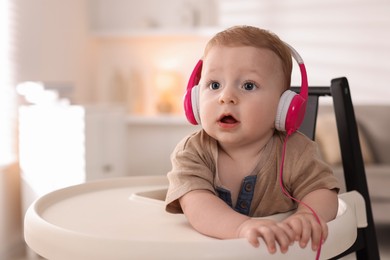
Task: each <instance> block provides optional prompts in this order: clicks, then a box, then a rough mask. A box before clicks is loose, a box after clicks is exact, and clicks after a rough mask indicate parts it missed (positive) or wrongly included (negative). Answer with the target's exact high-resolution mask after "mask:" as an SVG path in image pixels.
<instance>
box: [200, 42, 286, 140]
mask: <svg viewBox="0 0 390 260" xmlns="http://www.w3.org/2000/svg"><path fill="white" fill-rule="evenodd" d="M283 79H284V77H283V72H282V67H281V60H280V59H279V57H278V56H277V55H276V54H275V53H273V52H272V51H270V50H268V49H259V48H255V47H248V46H243V47H227V46H215V47H213V48H211V49H210V50H209V52H208V53H207V55H206V57H205V58H204V60H203V69H202V78H201V82H200V100H199V103H200V108H199V112H200V118H201V122H202V127H203V128H204V129H205V131H206V132H207V133H208V134H209V135H210V136H212V137H214V138H215V139H217V140H218V141H219V142H221V143H224V144H226V145H245V144H247V143H249V144H251V143H253V142H256V141H259V140H266V139H268V138H269V137H270V136H271V135H272V134H273V131H274V125H275V116H276V110H277V106H278V103H279V98H280V96H281V94H282V92H283V90H284V89H283Z"/></svg>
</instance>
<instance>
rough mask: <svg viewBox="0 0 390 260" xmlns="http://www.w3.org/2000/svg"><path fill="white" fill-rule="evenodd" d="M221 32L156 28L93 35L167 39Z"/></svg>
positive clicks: (205, 28)
mask: <svg viewBox="0 0 390 260" xmlns="http://www.w3.org/2000/svg"><path fill="white" fill-rule="evenodd" d="M218 31H221V28H219V27H192V28H156V29H134V30H132V29H129V30H92V31H91V35H92V36H94V37H96V38H134V37H137V38H138V37H166V36H183V37H192V36H204V37H211V36H213V35H214V34H216V33H217V32H218Z"/></svg>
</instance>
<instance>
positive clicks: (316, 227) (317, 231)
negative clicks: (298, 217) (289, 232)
mask: <svg viewBox="0 0 390 260" xmlns="http://www.w3.org/2000/svg"><path fill="white" fill-rule="evenodd" d="M311 229H312V230H311V241H312V242H311V248H312V249H313V250H314V251H316V250H317V249H318V247H319V245H320V243H322V241H321V235H322V228H321V226H320V224H318V222H317V221H313V223H312V228H311Z"/></svg>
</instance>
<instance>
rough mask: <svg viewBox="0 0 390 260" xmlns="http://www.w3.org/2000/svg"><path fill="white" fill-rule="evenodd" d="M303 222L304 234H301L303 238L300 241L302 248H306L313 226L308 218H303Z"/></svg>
mask: <svg viewBox="0 0 390 260" xmlns="http://www.w3.org/2000/svg"><path fill="white" fill-rule="evenodd" d="M301 224H302V234H301V239H300V241H299V245H300V247H301V248H305V247H306V245H307V243H308V242H309V240H310V238H311V233H312V230H311V228H312V226H311V223H310V222H309V221H308V220H307V219H306V218H302V219H301Z"/></svg>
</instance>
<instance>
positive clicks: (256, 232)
mask: <svg viewBox="0 0 390 260" xmlns="http://www.w3.org/2000/svg"><path fill="white" fill-rule="evenodd" d="M180 205H181V207H182V209H183V212H184V214H185V215H186V217H187V219H188V221H189V222H190V223H191V225H192V226H193V227H194V228H195V229H196V230H197V231H198V232H200V233H203V234H205V235H208V236H212V237H216V238H221V239H229V238H238V237H242V238H247V239H248V241H249V242H250V243H251V244H252V245H253V246H255V247H257V246H259V240H258V238H259V237H261V238H262V239H263V240H264V241H265V243H266V244H267V247H268V251H269V252H270V253H275V252H276V243H277V244H279V246H280V250H281V252H283V253H284V252H287V249H288V246H289V245H290V244H291V243H292V242H293V241H294V238H295V237H296V236H295V234H294V232H293V230H292V229H291V228H290V227H289V226H288V225H287V224H285V223H277V222H275V221H272V220H266V219H263V220H261V219H252V218H250V217H248V216H245V215H242V214H240V213H237V212H236V211H234V210H233V209H232V208H230V207H229V206H228V205H227V204H226V203H225V202H224V201H222V200H221V199H219V198H218V197H217V196H215V195H214V194H213V193H211V192H210V191H207V190H195V191H191V192H189V193H187V194H185V195H184V196H183V197H181V198H180Z"/></svg>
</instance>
